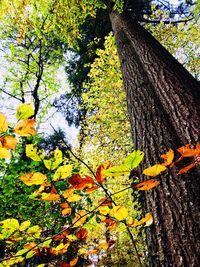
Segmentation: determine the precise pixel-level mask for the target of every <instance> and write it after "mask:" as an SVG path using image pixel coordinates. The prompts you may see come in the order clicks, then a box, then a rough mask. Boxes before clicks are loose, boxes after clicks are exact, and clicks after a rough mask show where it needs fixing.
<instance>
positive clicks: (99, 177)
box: [96, 161, 110, 184]
mask: <svg viewBox="0 0 200 267" xmlns="http://www.w3.org/2000/svg"><path fill="white" fill-rule="evenodd" d="M109 167H110V161H106V162H104V163H103V164H101V165H99V166H98V168H97V172H96V180H97V182H98V183H100V184H102V183H103V181H104V180H105V178H106V176H105V175H104V174H103V170H106V169H108V168H109Z"/></svg>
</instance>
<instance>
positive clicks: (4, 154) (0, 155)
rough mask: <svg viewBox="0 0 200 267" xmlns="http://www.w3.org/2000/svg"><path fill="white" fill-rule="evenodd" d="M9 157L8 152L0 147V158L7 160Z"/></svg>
mask: <svg viewBox="0 0 200 267" xmlns="http://www.w3.org/2000/svg"><path fill="white" fill-rule="evenodd" d="M10 157H11V154H10V151H9V150H8V149H7V148H5V147H0V158H1V159H7V158H10Z"/></svg>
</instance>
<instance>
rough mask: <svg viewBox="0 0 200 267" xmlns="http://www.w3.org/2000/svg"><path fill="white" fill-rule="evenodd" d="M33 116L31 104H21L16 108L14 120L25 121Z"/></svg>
mask: <svg viewBox="0 0 200 267" xmlns="http://www.w3.org/2000/svg"><path fill="white" fill-rule="evenodd" d="M33 115H34V109H33V105H32V104H21V105H19V106H18V107H17V113H16V118H17V119H18V120H26V119H28V118H30V117H31V116H33Z"/></svg>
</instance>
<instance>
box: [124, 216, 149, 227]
mask: <svg viewBox="0 0 200 267" xmlns="http://www.w3.org/2000/svg"><path fill="white" fill-rule="evenodd" d="M152 223H153V217H152V215H151V214H150V213H147V214H146V215H145V217H144V218H142V219H141V220H139V221H135V220H133V219H130V220H129V221H128V226H132V227H135V226H139V225H142V224H145V225H146V226H149V225H151V224H152Z"/></svg>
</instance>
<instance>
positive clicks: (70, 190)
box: [63, 187, 74, 198]
mask: <svg viewBox="0 0 200 267" xmlns="http://www.w3.org/2000/svg"><path fill="white" fill-rule="evenodd" d="M73 193H74V188H72V187H71V188H69V189H67V190H65V192H64V193H63V197H64V198H68V197H69V196H71V195H73Z"/></svg>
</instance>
